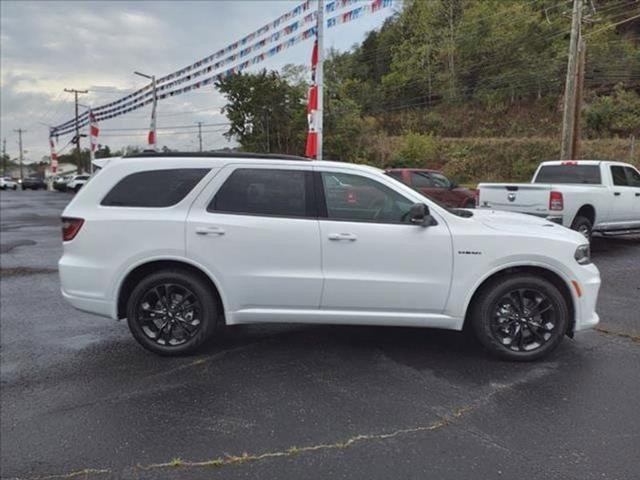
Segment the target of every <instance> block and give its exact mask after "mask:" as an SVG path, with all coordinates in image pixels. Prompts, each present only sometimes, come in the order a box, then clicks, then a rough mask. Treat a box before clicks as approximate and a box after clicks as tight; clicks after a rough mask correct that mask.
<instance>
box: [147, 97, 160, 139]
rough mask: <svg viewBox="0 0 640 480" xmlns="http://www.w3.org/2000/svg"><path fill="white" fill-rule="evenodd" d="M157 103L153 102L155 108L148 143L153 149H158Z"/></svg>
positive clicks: (152, 110) (152, 112)
mask: <svg viewBox="0 0 640 480" xmlns="http://www.w3.org/2000/svg"><path fill="white" fill-rule="evenodd" d="M157 140H158V139H157V138H156V104H155V103H154V104H153V108H152V109H151V125H150V127H149V136H148V138H147V143H148V144H149V147H151V149H152V150H155V149H156V142H157Z"/></svg>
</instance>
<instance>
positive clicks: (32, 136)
mask: <svg viewBox="0 0 640 480" xmlns="http://www.w3.org/2000/svg"><path fill="white" fill-rule="evenodd" d="M367 1H370V0H367ZM300 2H301V0H294V1H291V0H224V1H223V0H211V1H150V0H144V1H143V0H139V1H109V2H90V1H87V2H81V1H42V2H30V1H11V0H2V2H0V101H1V103H0V139H1V138H6V139H7V153H9V154H10V155H11V156H12V158H13V157H17V154H18V146H17V134H16V133H15V132H14V129H17V128H23V129H26V130H27V133H25V134H24V137H23V142H24V147H23V148H24V150H26V151H27V153H26V155H25V158H26V160H27V161H37V160H40V159H41V157H42V156H43V155H47V154H48V144H47V137H48V127H47V125H56V124H59V123H61V122H64V121H67V120H69V119H71V118H72V117H73V95H72V94H69V93H64V91H63V89H64V88H77V89H88V90H89V91H90V93H89V94H87V95H82V96H81V100H80V102H81V103H84V104H88V105H94V106H98V105H101V104H103V103H106V102H110V101H113V100H116V99H118V98H119V97H121V96H123V95H126V94H127V93H129V92H131V91H132V90H134V89H137V88H140V87H142V86H144V85H145V80H144V79H143V78H140V77H137V76H135V75H133V71H134V70H138V71H141V72H144V73H148V74H155V75H158V76H162V75H164V74H167V73H170V72H172V71H175V70H177V69H179V68H181V67H184V66H186V65H189V64H191V63H193V62H194V61H196V60H198V59H200V58H203V57H205V56H207V55H209V54H211V53H213V52H215V51H217V50H218V49H220V48H223V47H224V46H226V45H227V44H229V43H232V42H233V41H235V40H238V39H240V38H242V37H243V36H245V35H246V34H248V33H250V32H252V31H254V30H256V29H257V28H259V27H261V26H262V25H264V24H265V23H267V22H269V21H271V20H274V19H275V18H277V17H278V16H280V15H281V14H283V13H285V12H286V11H287V10H289V9H291V8H293V7H294V6H295V5H296V4H298V3H300ZM350 8H353V7H350ZM396 8H397V5H396V6H395V7H394V8H393V9H385V10H383V11H382V12H378V13H375V14H373V15H369V16H366V17H363V18H360V19H358V20H356V21H354V22H351V23H349V24H344V25H339V26H337V27H335V28H332V29H329V30H327V39H326V41H325V47H326V48H330V47H333V48H337V49H339V50H345V49H348V48H350V47H351V46H352V45H353V44H354V43H357V42H360V41H361V40H362V38H363V37H364V34H365V33H366V32H367V31H369V30H371V29H373V28H377V27H379V26H380V25H381V24H382V22H383V21H384V19H385V18H386V17H387V16H388V15H390V14H392V13H393V10H395V9H396ZM348 9H349V8H347V9H345V11H347V10H348ZM310 51H311V43H310V41H306V42H302V43H300V44H298V45H297V46H295V47H293V48H290V49H288V50H285V51H284V52H282V53H281V54H279V55H276V56H274V57H272V58H271V59H269V60H268V61H266V62H263V63H262V64H260V65H259V66H255V67H254V69H257V68H269V69H280V68H282V66H283V65H285V64H287V63H297V64H307V63H308V61H309V56H310ZM223 104H224V99H223V98H222V97H221V96H220V95H219V94H218V93H217V92H216V91H215V89H214V88H213V87H206V88H202V89H200V90H198V91H196V92H193V93H187V94H184V95H180V96H178V97H175V98H172V99H170V100H165V101H161V102H160V103H159V104H158V128H159V131H158V137H159V140H158V143H159V144H160V145H167V146H169V147H171V148H178V149H186V150H195V149H196V147H197V138H196V134H195V130H193V131H190V129H178V130H169V127H174V126H182V125H192V124H195V122H198V121H202V122H204V123H205V124H210V123H220V122H224V121H225V119H224V116H223V115H222V114H221V113H220V107H221V106H222V105H223ZM149 114H150V110H149V108H144V109H140V110H137V111H134V112H131V113H129V114H127V115H124V116H122V117H118V118H115V119H112V120H109V121H105V122H102V123H101V125H100V127H101V129H102V131H101V139H100V143H105V144H108V145H109V146H110V147H112V149H114V148H120V147H122V146H125V145H143V144H144V142H145V141H146V133H145V132H144V131H143V130H144V129H146V128H148V124H149ZM133 128H141V129H143V130H140V131H133V130H123V129H133ZM163 128H164V129H165V130H164V131H163V130H162V129H163ZM203 131H204V134H203V138H204V142H203V143H204V148H206V149H211V148H221V147H224V146H227V145H229V144H228V143H227V141H226V140H225V139H224V138H223V137H222V132H221V131H220V127H204V128H203ZM69 140H70V136H69V137H64V138H62V137H61V138H60V140H59V141H60V147H63V146H64V145H65V144H66V143H67V142H68V141H69ZM85 144H86V140H85Z"/></svg>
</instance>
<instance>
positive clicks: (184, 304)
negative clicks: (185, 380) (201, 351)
mask: <svg viewBox="0 0 640 480" xmlns="http://www.w3.org/2000/svg"><path fill="white" fill-rule="evenodd" d="M218 317H219V315H218V300H217V298H216V296H215V295H214V293H213V292H212V291H211V288H210V286H209V285H208V284H207V283H206V282H205V281H204V280H203V279H202V278H200V277H198V276H197V275H193V274H191V273H189V272H186V271H182V270H162V271H159V272H156V273H153V274H151V275H149V276H147V277H145V278H144V279H143V280H142V281H141V282H140V283H139V284H138V285H137V286H136V287H135V288H134V289H133V291H132V292H131V295H130V296H129V300H128V302H127V322H128V324H129V329H130V330H131V333H132V334H133V336H134V338H135V339H136V340H137V341H138V342H139V343H140V344H141V345H142V346H143V347H144V348H146V349H147V350H150V351H152V352H154V353H157V354H160V355H185V354H190V353H193V352H194V351H195V350H197V349H198V347H200V346H201V345H202V343H204V342H205V341H206V340H207V338H209V337H210V336H211V335H212V334H213V332H214V331H215V327H216V325H217V324H218Z"/></svg>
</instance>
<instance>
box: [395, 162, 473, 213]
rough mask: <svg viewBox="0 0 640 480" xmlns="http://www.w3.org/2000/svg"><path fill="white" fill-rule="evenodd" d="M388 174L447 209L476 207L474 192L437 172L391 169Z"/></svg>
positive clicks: (416, 169) (419, 169) (420, 169)
mask: <svg viewBox="0 0 640 480" xmlns="http://www.w3.org/2000/svg"><path fill="white" fill-rule="evenodd" d="M386 174H387V175H389V176H390V177H393V178H395V179H396V180H400V181H401V182H402V183H404V184H406V185H409V186H410V187H411V188H413V189H415V190H417V191H419V192H420V193H422V194H423V195H426V196H427V197H429V198H432V199H434V200H436V201H438V202H440V203H443V204H445V205H446V206H447V207H452V208H474V207H475V206H476V194H475V192H474V191H472V190H469V189H468V188H464V187H459V186H458V185H457V184H456V183H455V182H453V181H451V180H449V179H448V178H447V177H445V176H444V175H443V174H442V172H439V171H437V170H428V169H424V168H390V169H388V170H386Z"/></svg>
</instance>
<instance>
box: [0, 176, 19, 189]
mask: <svg viewBox="0 0 640 480" xmlns="http://www.w3.org/2000/svg"><path fill="white" fill-rule="evenodd" d="M17 189H18V182H14V181H13V180H12V179H11V177H0V190H17Z"/></svg>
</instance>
